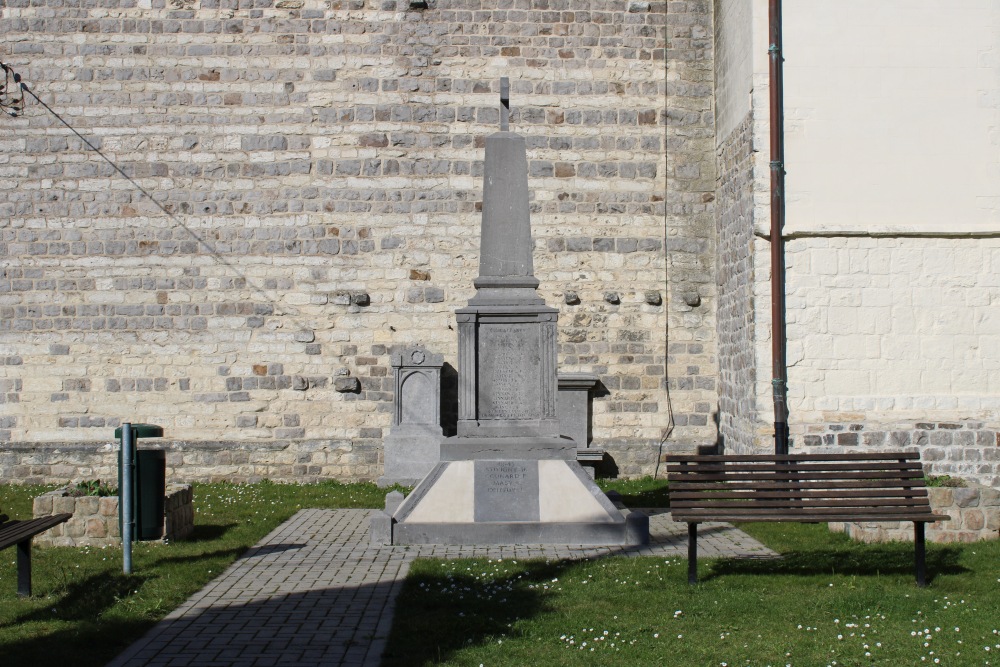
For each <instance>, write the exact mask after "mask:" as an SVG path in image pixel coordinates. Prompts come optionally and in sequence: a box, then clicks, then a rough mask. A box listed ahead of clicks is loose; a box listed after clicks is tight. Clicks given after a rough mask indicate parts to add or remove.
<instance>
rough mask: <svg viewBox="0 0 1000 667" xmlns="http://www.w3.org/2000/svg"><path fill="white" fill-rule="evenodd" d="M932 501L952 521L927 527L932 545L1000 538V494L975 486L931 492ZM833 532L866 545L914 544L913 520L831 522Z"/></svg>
mask: <svg viewBox="0 0 1000 667" xmlns="http://www.w3.org/2000/svg"><path fill="white" fill-rule="evenodd" d="M927 495H928V501H929V502H930V504H931V508H932V509H933V510H934V512H935V513H937V514H947V515H948V516H950V517H951V520H950V521H938V522H935V523H929V524H926V528H925V530H924V534H925V537H926V538H927V540H928V541H930V542H977V541H979V540H995V539H997V538H1000V491H997V490H996V489H991V488H988V487H983V486H979V485H972V486H968V487H959V488H945V487H932V488H929V489H927ZM830 530H833V531H836V532H843V533H847V534H848V535H850V536H851V537H852V538H853V539H856V540H861V541H862V542H889V541H894V540H901V541H907V540H908V541H910V542H912V541H913V523H912V522H910V521H886V522H855V523H831V524H830Z"/></svg>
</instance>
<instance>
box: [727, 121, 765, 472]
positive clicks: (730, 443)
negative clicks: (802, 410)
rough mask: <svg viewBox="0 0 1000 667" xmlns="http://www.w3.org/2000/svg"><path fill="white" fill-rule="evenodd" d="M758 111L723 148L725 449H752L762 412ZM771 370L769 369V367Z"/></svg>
mask: <svg viewBox="0 0 1000 667" xmlns="http://www.w3.org/2000/svg"><path fill="white" fill-rule="evenodd" d="M752 130H753V115H752V114H751V113H748V114H747V115H746V117H745V118H744V120H743V122H742V123H740V124H739V125H738V126H737V127H736V129H734V130H733V132H732V134H731V135H730V136H729V137H728V138H727V139H726V140H725V141H724V142H722V144H721V145H720V146H719V149H718V152H717V160H718V165H719V200H718V202H717V204H716V220H717V226H718V234H719V245H718V253H719V259H718V269H717V271H718V276H717V280H718V284H719V315H718V317H719V321H718V335H719V417H720V419H719V437H720V441H721V442H722V444H723V447H724V451H726V452H732V453H737V452H751V451H753V449H754V435H755V433H756V431H757V428H758V427H757V425H758V421H759V415H758V411H757V399H756V380H757V375H758V370H757V357H756V355H755V354H754V351H755V350H754V346H755V335H756V322H755V318H754V315H755V312H754V304H755V294H754V275H755V268H756V267H755V266H754V259H755V258H754V254H753V249H754V243H755V238H754V233H753V142H752ZM765 372H766V371H765Z"/></svg>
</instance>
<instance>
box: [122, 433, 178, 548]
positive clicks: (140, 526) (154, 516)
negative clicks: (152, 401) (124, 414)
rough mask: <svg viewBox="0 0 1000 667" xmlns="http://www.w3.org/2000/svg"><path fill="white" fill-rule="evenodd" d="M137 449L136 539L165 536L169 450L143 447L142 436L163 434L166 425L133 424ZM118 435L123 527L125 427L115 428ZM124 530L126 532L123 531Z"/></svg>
mask: <svg viewBox="0 0 1000 667" xmlns="http://www.w3.org/2000/svg"><path fill="white" fill-rule="evenodd" d="M132 430H133V431H134V436H135V437H133V438H132V442H133V445H135V446H136V447H135V451H133V460H134V461H135V483H134V485H133V490H134V495H133V497H132V516H133V517H134V518H135V531H134V533H133V534H134V537H135V539H136V540H158V539H160V538H161V537H163V509H164V508H163V499H164V496H165V495H166V491H167V453H166V452H165V451H163V450H162V449H139V448H138V443H139V438H160V437H163V427H162V426H157V425H155V424H132ZM115 438H117V439H118V442H119V447H118V527H119V529H121V525H122V514H123V507H124V502H125V501H124V500H122V497H121V489H122V450H121V446H120V443H121V441H122V429H121V427H119V428H117V429H115ZM122 534H124V533H122Z"/></svg>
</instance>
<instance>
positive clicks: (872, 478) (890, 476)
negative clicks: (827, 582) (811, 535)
mask: <svg viewBox="0 0 1000 667" xmlns="http://www.w3.org/2000/svg"><path fill="white" fill-rule="evenodd" d="M667 480H668V481H669V484H670V508H671V513H672V514H673V515H674V516H675V519H676V518H678V517H680V519H679V520H688V521H690V520H692V519H695V520H708V519H710V518H712V517H715V516H723V515H724V516H728V517H734V518H741V517H747V518H748V520H750V519H749V517H758V518H760V517H763V518H764V519H765V520H782V519H781V517H798V518H799V519H801V518H802V517H808V516H810V515H814V516H817V517H827V516H838V517H840V516H853V517H857V518H858V519H865V518H869V517H875V516H885V517H892V516H897V515H898V516H901V517H903V516H905V517H911V518H913V517H918V518H919V517H930V516H933V514H932V511H931V508H930V504H929V502H928V497H927V490H926V488H925V481H924V477H923V468H922V467H921V465H920V461H919V454H917V453H916V452H889V453H886V452H879V453H862V454H796V455H784V456H777V455H775V456H772V455H744V456H714V455H710V456H696V455H671V456H668V457H667ZM755 520H757V519H755ZM838 520H839V519H838Z"/></svg>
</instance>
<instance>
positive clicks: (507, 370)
mask: <svg viewBox="0 0 1000 667" xmlns="http://www.w3.org/2000/svg"><path fill="white" fill-rule="evenodd" d="M508 90H509V87H508V83H507V80H506V79H503V80H502V82H501V105H502V109H501V125H500V128H501V131H500V132H497V133H495V134H492V135H490V136H489V137H487V139H486V158H485V164H484V182H483V214H482V229H481V238H480V259H479V277H478V278H476V279H475V281H474V283H473V284H474V285H475V287H476V294H475V296H474V297H473V298H472V299H471V300H470V301H469V303H468V305H467V306H466V307H465V308H461V309H459V310H457V311H456V313H455V314H456V317H457V320H458V374H459V377H458V383H459V398H458V412H459V414H458V433H457V435H456V436H455V437H452V438H445V439H443V440H442V442H441V462H440V463H439V464H438V465H437V466H435V468H434V469H433V470H432V471H431V472H430V474H428V475H427V477H425V478H424V479H423V480H422V481H421V482H420V484H418V485H417V487H416V488H415V489H414V490H413V492H412V493H411V494H410V495H409V496H408V497H407V498H406V499H405V500H403V501H402V503H401V504H399V505H398V506H397V507H392V505H393V504H394V503H393V502H392V501H391V500H390V501H388V502H387V508H386V509H387V512H388V513H391V515H392V518H391V522H388V521H387V519H388V517H383V519H382V521H383V523H382V526H383V528H382V529H381V531H380V533H379V534H380V535H382V536H383V537H382V538H381V539H383V540H385V539H386V538H388V537H389V533H391V541H392V543H393V544H515V543H519V544H539V543H541V544H630V543H640V542H642V541H643V540H645V539H648V521H644V519H645V517H642V516H639V515H635V516H631V517H630V519H629V520H628V521H626V517H625V516H624V515H623V514H622V512H621V511H619V510H618V509H616V508H615V506H614V505H613V504H612V503H611V502H610V501H609V500H608V498H607V497H606V496H605V495H604V493H602V492H601V490H600V489H599V488H598V487H597V486H596V485H595V484H594V482H593V481H592V480H591V479H590V478H589V476H588V475H587V473H586V472H585V471H584V470H583V468H582V467H581V466H580V464H579V463H577V461H576V443H575V442H574V441H573V440H571V439H569V438H565V437H561V436H560V435H559V420H558V418H557V416H556V391H557V384H556V333H557V331H556V322H557V319H558V315H559V313H558V311H557V310H556V309H555V308H550V307H548V306H546V305H545V302H544V301H543V299H542V298H541V297H540V296H539V295H538V293H537V292H536V289H537V287H538V284H539V283H538V279H537V278H535V276H534V267H533V262H532V239H531V221H530V217H529V203H528V164H527V157H526V148H525V141H524V138H523V137H521V136H519V135H517V134H515V133H513V132H509V131H508V129H507V123H508V112H509V111H508V110H509V95H508ZM386 524H388V525H386ZM373 526H374V524H373ZM386 528H389V529H390V530H386ZM374 536H375V530H374V528H373V539H374Z"/></svg>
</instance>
